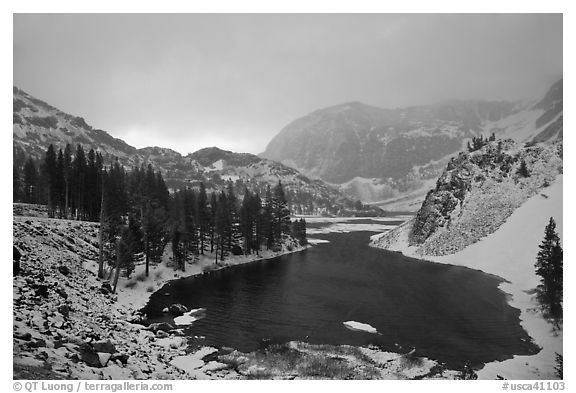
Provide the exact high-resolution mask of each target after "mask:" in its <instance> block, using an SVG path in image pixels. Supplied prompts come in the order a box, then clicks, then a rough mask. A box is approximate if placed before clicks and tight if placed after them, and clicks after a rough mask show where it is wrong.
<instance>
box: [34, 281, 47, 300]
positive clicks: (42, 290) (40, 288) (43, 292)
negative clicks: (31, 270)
mask: <svg viewBox="0 0 576 393" xmlns="http://www.w3.org/2000/svg"><path fill="white" fill-rule="evenodd" d="M36 296H42V297H48V285H46V284H38V285H37V286H36Z"/></svg>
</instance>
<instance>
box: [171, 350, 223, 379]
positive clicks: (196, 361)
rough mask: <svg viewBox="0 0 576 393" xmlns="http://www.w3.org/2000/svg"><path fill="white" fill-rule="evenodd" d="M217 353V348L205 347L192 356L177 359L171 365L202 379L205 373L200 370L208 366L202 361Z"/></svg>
mask: <svg viewBox="0 0 576 393" xmlns="http://www.w3.org/2000/svg"><path fill="white" fill-rule="evenodd" d="M217 351H218V350H217V349H216V348H212V347H203V348H201V349H200V350H199V351H197V352H195V353H193V354H191V355H186V356H177V357H175V358H174V359H172V361H171V362H170V364H171V365H173V366H174V367H176V368H178V369H180V370H182V371H184V372H186V373H188V374H189V375H190V376H193V377H201V376H202V374H203V373H202V372H201V371H199V370H198V369H200V368H202V367H204V366H205V364H206V363H204V361H203V360H202V359H203V358H204V357H206V356H208V355H210V354H212V353H214V352H217Z"/></svg>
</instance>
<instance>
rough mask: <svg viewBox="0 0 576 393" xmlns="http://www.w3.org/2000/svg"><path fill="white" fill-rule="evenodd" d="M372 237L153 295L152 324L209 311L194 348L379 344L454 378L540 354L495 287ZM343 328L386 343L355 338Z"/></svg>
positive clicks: (193, 330)
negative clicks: (454, 373) (175, 312)
mask: <svg viewBox="0 0 576 393" xmlns="http://www.w3.org/2000/svg"><path fill="white" fill-rule="evenodd" d="M371 234H373V232H350V233H329V234H322V235H313V237H315V238H321V239H325V240H328V241H330V243H325V244H318V245H315V246H314V247H312V248H310V249H308V250H306V251H303V252H299V253H295V254H291V255H285V256H282V257H279V258H275V259H271V260H267V261H259V262H254V263H249V264H246V265H240V266H235V267H231V268H227V269H224V270H220V271H216V272H212V273H211V274H209V275H202V276H198V277H191V278H186V279H181V280H177V281H173V282H171V283H169V284H167V285H166V286H164V287H163V288H162V289H161V290H160V291H158V292H157V293H155V294H153V295H152V297H151V299H150V302H149V304H148V305H147V306H146V308H145V309H144V311H145V312H146V313H147V315H148V317H149V319H148V322H158V321H167V322H172V319H171V317H169V316H168V315H166V314H163V313H162V309H163V308H164V307H167V306H169V305H171V304H173V303H181V304H184V305H186V306H187V307H188V308H200V307H202V308H205V309H206V310H207V311H206V314H205V318H203V319H200V320H198V321H195V322H194V323H193V324H192V325H191V326H188V327H186V328H185V331H186V333H187V335H188V336H190V337H191V338H192V340H191V343H192V344H198V345H212V346H228V347H233V348H236V349H238V350H240V351H244V352H247V351H253V350H256V349H259V348H261V347H262V346H263V345H265V343H270V342H287V341H291V340H301V341H306V342H309V343H318V344H320V343H322V344H351V345H369V344H373V345H377V346H379V347H380V348H382V349H384V350H388V351H393V352H408V351H409V350H411V349H412V348H416V354H417V355H420V356H426V357H429V358H431V359H435V360H439V361H441V362H444V363H446V365H447V366H448V367H451V368H461V367H462V366H463V364H464V363H465V362H466V361H467V360H470V361H471V362H472V364H473V365H479V364H482V363H486V362H490V361H494V360H501V359H505V358H509V357H512V356H513V355H526V354H532V353H535V352H537V348H536V347H535V346H534V345H533V344H531V343H530V337H529V336H528V335H527V333H526V332H525V331H524V330H523V329H522V328H521V326H520V324H519V319H518V316H519V311H518V310H517V309H514V308H512V307H510V306H509V305H508V304H507V302H506V296H505V294H504V293H503V292H502V291H500V290H499V289H498V288H497V287H498V284H499V282H500V281H499V279H498V278H496V277H493V276H489V275H486V274H484V273H481V272H479V271H475V270H471V269H468V268H464V267H456V266H450V265H442V264H435V263H429V262H421V261H418V260H415V259H411V258H407V257H405V256H403V255H401V254H398V253H394V252H388V251H384V250H379V249H374V248H372V247H369V246H368V243H369V236H370V235H371ZM166 293H169V294H170V295H169V296H166V295H165V294H166ZM344 321H357V322H362V323H367V324H370V325H372V326H373V327H375V328H376V329H377V330H378V332H379V333H380V334H371V333H366V332H361V331H351V330H349V329H347V328H346V327H345V326H344V325H343V322H344ZM194 336H202V338H199V339H193V337H194Z"/></svg>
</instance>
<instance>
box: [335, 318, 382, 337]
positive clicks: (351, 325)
mask: <svg viewBox="0 0 576 393" xmlns="http://www.w3.org/2000/svg"><path fill="white" fill-rule="evenodd" d="M343 324H344V326H346V327H347V328H348V329H350V330H360V331H364V332H367V333H374V334H376V333H378V331H377V330H376V328H375V327H373V326H371V325H369V324H367V323H362V322H356V321H346V322H343Z"/></svg>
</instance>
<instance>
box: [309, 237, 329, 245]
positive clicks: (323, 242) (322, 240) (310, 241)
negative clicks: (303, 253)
mask: <svg viewBox="0 0 576 393" xmlns="http://www.w3.org/2000/svg"><path fill="white" fill-rule="evenodd" d="M308 243H309V244H312V245H316V244H325V243H330V241H329V240H325V239H315V238H308Z"/></svg>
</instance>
